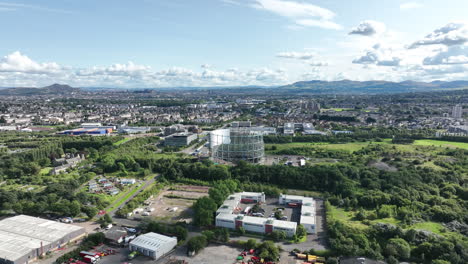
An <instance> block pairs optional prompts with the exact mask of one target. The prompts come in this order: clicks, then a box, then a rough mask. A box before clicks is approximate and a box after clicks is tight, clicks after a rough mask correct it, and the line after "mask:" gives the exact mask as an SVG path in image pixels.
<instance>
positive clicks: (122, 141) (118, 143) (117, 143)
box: [114, 137, 133, 146]
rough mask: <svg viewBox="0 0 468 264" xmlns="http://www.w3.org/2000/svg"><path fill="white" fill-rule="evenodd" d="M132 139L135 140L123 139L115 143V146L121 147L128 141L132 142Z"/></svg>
mask: <svg viewBox="0 0 468 264" xmlns="http://www.w3.org/2000/svg"><path fill="white" fill-rule="evenodd" d="M132 139H133V138H130V137H126V138H124V139H121V140H119V141H117V142H115V143H114V145H115V146H118V145H121V144H123V143H125V142H127V141H130V140H132Z"/></svg>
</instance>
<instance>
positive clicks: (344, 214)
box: [328, 206, 368, 229]
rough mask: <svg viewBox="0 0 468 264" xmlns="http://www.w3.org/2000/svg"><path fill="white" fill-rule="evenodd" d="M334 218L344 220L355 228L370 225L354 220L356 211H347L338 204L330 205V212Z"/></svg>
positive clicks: (363, 227)
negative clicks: (337, 205)
mask: <svg viewBox="0 0 468 264" xmlns="http://www.w3.org/2000/svg"><path fill="white" fill-rule="evenodd" d="M328 213H329V214H330V215H331V217H332V218H334V219H336V220H339V221H342V222H344V223H346V224H347V225H349V226H351V227H355V228H360V229H365V228H367V227H368V226H367V225H365V224H363V223H362V222H361V221H357V220H354V219H353V217H354V215H355V212H354V211H345V210H344V209H343V208H338V207H336V206H330V211H329V212H328Z"/></svg>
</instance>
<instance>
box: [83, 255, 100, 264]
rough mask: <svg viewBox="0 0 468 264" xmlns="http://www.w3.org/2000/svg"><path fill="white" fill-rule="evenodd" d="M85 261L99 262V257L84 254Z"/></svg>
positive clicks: (93, 263)
mask: <svg viewBox="0 0 468 264" xmlns="http://www.w3.org/2000/svg"><path fill="white" fill-rule="evenodd" d="M83 261H84V262H86V263H92V264H95V263H97V261H98V259H97V258H95V257H92V256H84V257H83Z"/></svg>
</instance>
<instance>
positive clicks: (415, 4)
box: [400, 2, 423, 10]
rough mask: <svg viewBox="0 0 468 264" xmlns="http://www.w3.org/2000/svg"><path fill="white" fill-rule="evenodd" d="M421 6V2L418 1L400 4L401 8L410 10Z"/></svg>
mask: <svg viewBox="0 0 468 264" xmlns="http://www.w3.org/2000/svg"><path fill="white" fill-rule="evenodd" d="M421 7H423V4H421V3H418V2H406V3H402V4H401V5H400V9H401V10H410V9H416V8H421Z"/></svg>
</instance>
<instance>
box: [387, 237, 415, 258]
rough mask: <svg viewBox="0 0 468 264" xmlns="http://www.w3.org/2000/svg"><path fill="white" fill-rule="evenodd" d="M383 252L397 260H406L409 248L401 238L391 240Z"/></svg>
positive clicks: (409, 251) (408, 255) (409, 252)
mask: <svg viewBox="0 0 468 264" xmlns="http://www.w3.org/2000/svg"><path fill="white" fill-rule="evenodd" d="M385 251H386V253H387V255H389V256H394V257H396V258H399V259H400V258H401V259H408V258H409V257H410V254H411V247H410V245H409V244H408V242H406V240H404V239H402V238H392V239H390V240H389V241H388V243H387V247H386V249H385Z"/></svg>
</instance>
